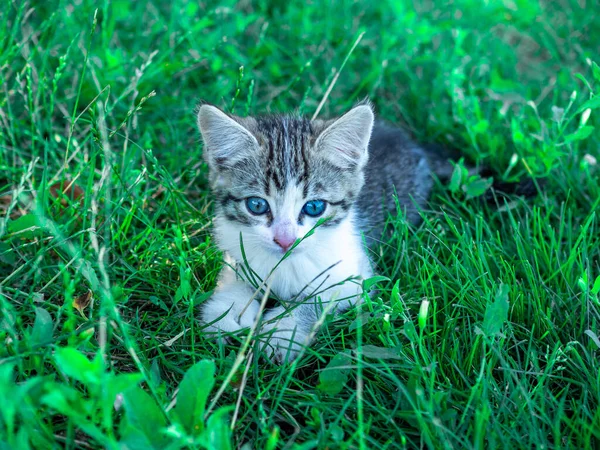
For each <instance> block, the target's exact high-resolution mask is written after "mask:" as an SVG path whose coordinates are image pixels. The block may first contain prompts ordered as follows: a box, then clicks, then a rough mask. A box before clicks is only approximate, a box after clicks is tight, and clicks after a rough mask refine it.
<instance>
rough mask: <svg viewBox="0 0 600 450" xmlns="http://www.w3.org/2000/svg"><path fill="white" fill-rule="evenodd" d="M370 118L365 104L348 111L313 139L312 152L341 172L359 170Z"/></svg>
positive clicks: (366, 145)
mask: <svg viewBox="0 0 600 450" xmlns="http://www.w3.org/2000/svg"><path fill="white" fill-rule="evenodd" d="M374 119H375V118H374V116H373V110H372V109H371V107H370V106H369V105H359V106H356V107H355V108H352V109H351V110H350V111H348V112H347V113H346V114H344V115H343V116H342V117H340V118H339V119H337V120H335V121H334V122H333V123H332V124H331V125H329V126H328V127H327V128H325V130H324V131H323V132H322V133H321V134H320V136H319V137H318V138H317V142H316V143H315V150H316V151H317V152H320V153H322V154H323V156H324V157H325V158H327V159H328V160H329V161H330V162H332V163H333V164H334V165H336V166H338V167H341V168H343V169H354V168H359V169H360V168H362V167H363V166H364V165H365V164H366V162H367V159H368V157H369V155H368V146H369V139H370V138H371V131H372V130H373V121H374Z"/></svg>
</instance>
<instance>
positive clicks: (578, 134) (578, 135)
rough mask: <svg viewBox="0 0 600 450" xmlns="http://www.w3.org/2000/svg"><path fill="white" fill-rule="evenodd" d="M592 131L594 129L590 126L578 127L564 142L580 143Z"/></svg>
mask: <svg viewBox="0 0 600 450" xmlns="http://www.w3.org/2000/svg"><path fill="white" fill-rule="evenodd" d="M593 131H594V127H593V126H591V125H586V126H584V127H580V128H579V129H578V130H577V131H575V132H574V133H571V134H569V135H568V136H567V137H565V142H574V141H582V140H584V139H586V138H588V137H589V136H590V134H592V132H593Z"/></svg>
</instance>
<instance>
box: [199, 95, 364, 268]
mask: <svg viewBox="0 0 600 450" xmlns="http://www.w3.org/2000/svg"><path fill="white" fill-rule="evenodd" d="M198 126H199V128H200V131H201V133H202V138H203V140H204V157H205V159H206V161H207V163H208V166H209V171H210V182H211V186H212V189H213V192H214V195H215V200H216V222H215V230H216V232H217V238H218V241H219V245H220V246H221V248H222V249H223V250H226V251H228V252H230V253H231V254H232V255H233V256H234V257H236V259H238V260H239V258H240V255H241V253H240V249H239V247H240V233H241V234H242V239H243V242H244V247H245V250H246V253H250V252H253V253H254V254H256V253H260V254H262V255H264V253H265V252H266V253H267V254H269V255H276V256H278V257H281V256H282V255H283V254H284V253H285V252H286V251H287V250H288V249H289V248H290V247H291V245H292V244H293V243H294V242H295V240H296V239H298V238H302V237H304V236H305V234H306V233H307V232H308V231H309V230H310V229H311V228H313V227H314V226H315V224H316V223H317V221H318V220H319V219H321V218H323V219H326V221H325V222H324V223H323V224H322V225H321V226H320V227H318V229H317V230H316V231H315V236H316V237H318V236H319V234H320V235H321V238H324V237H325V235H326V234H330V233H326V232H325V231H324V230H327V229H328V230H331V231H334V230H335V229H336V227H339V226H341V225H342V224H344V223H345V222H347V221H348V220H350V218H351V211H352V206H353V204H354V202H355V200H356V198H357V196H358V194H359V192H360V189H361V188H362V185H363V182H364V176H363V169H364V167H365V164H366V162H367V158H368V151H367V147H368V143H369V138H370V136H371V129H372V127H373V112H372V110H371V108H370V106H368V105H360V106H357V107H355V108H354V109H352V110H350V111H349V112H347V113H346V114H344V115H343V116H341V117H340V118H338V119H336V120H331V121H321V120H315V121H310V120H308V119H305V118H301V117H290V116H279V115H274V116H266V117H254V118H239V117H233V116H229V115H227V114H225V113H223V112H222V111H221V110H219V109H217V108H215V107H214V106H210V105H203V106H201V107H200V109H199V113H198ZM321 230H323V231H321ZM319 240H320V239H314V240H313V237H312V236H311V237H310V238H307V239H306V240H305V241H303V242H302V243H301V244H300V245H299V246H298V248H296V249H295V250H294V252H293V253H294V254H296V253H297V252H298V251H300V252H304V251H306V250H307V248H310V247H311V246H314V245H322V242H321V243H320V244H319V242H318V241H319ZM311 241H313V243H311ZM257 256H258V255H257Z"/></svg>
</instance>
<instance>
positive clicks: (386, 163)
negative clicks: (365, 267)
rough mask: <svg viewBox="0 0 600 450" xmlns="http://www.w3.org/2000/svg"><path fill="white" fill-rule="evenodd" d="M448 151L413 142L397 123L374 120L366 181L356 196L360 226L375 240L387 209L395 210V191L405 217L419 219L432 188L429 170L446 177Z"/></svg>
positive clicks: (447, 171)
mask: <svg viewBox="0 0 600 450" xmlns="http://www.w3.org/2000/svg"><path fill="white" fill-rule="evenodd" d="M447 156H448V155H446V154H445V152H439V153H438V149H437V148H431V149H429V148H427V147H423V146H420V145H419V144H417V143H416V142H414V141H413V140H412V139H411V138H410V137H409V136H408V134H407V133H406V132H405V131H404V130H402V129H400V128H396V127H392V126H390V125H387V124H385V123H382V122H376V123H375V126H374V127H373V133H372V135H371V140H370V142H369V161H368V163H367V166H366V168H365V185H364V187H363V189H362V191H361V194H360V196H359V199H358V208H357V216H358V219H359V223H358V225H359V227H360V229H361V231H362V232H364V233H366V234H367V236H368V237H370V238H372V239H374V240H377V239H380V238H381V236H382V233H383V227H384V224H385V221H386V218H387V215H388V212H391V213H393V214H395V213H396V203H395V200H394V194H396V195H397V197H398V202H399V204H400V208H401V209H402V210H404V213H405V216H406V219H407V220H408V221H409V222H410V223H413V224H416V223H418V222H420V220H421V219H420V215H419V209H420V208H422V207H424V206H425V203H426V202H427V199H428V197H429V194H430V192H431V188H432V187H433V179H432V177H431V175H432V173H435V174H436V175H437V176H439V177H440V178H446V177H448V176H449V175H450V174H451V173H452V169H453V167H452V165H451V164H450V163H449V161H448V158H447Z"/></svg>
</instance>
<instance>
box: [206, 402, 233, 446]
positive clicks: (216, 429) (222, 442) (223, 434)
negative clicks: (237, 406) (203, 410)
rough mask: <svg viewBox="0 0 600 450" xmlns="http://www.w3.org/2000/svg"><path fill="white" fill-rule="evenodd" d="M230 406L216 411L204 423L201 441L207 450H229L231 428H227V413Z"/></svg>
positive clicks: (230, 408)
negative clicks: (204, 428)
mask: <svg viewBox="0 0 600 450" xmlns="http://www.w3.org/2000/svg"><path fill="white" fill-rule="evenodd" d="M231 410H232V407H231V406H223V407H221V408H219V409H217V410H216V411H215V412H214V413H213V414H211V416H210V417H209V418H208V420H207V422H206V430H204V433H203V436H202V438H203V439H202V440H203V442H204V445H205V446H206V448H207V449H208V450H231V449H233V444H232V442H231V437H232V435H231V428H230V426H229V412H230V411H231Z"/></svg>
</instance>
